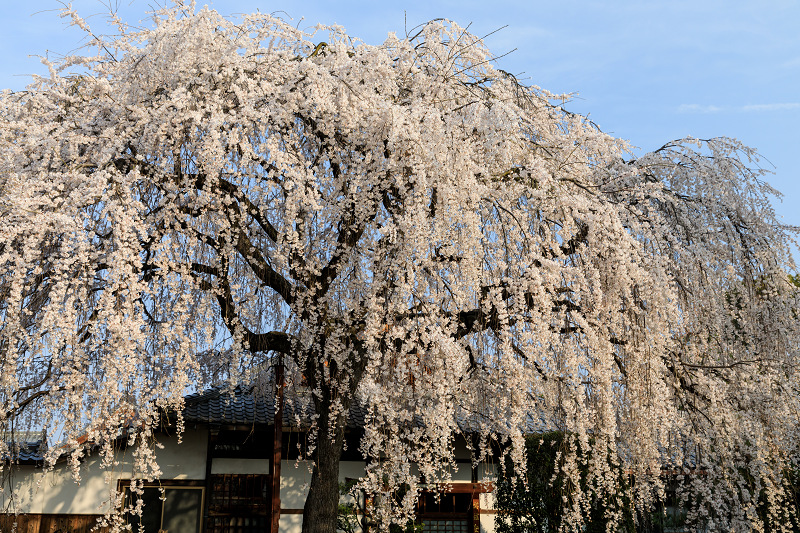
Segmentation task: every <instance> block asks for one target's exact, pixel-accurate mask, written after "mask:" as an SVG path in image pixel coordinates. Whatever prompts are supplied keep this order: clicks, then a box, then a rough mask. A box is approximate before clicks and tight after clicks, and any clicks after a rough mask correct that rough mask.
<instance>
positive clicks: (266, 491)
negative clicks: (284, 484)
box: [206, 474, 271, 533]
mask: <svg viewBox="0 0 800 533" xmlns="http://www.w3.org/2000/svg"><path fill="white" fill-rule="evenodd" d="M270 479H271V476H267V475H263V474H244V475H242V474H215V475H212V476H211V487H212V488H211V501H210V503H209V509H208V523H207V525H206V532H207V533H262V532H263V531H268V530H269V527H270V516H269V510H270V503H271V490H270V489H271V485H270Z"/></svg>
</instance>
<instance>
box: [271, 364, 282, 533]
mask: <svg viewBox="0 0 800 533" xmlns="http://www.w3.org/2000/svg"><path fill="white" fill-rule="evenodd" d="M278 357H279V359H278V364H277V365H276V367H275V420H274V421H273V428H274V429H275V434H274V439H273V443H272V444H273V448H272V505H271V511H272V512H271V520H272V528H271V532H272V533H278V528H279V527H280V521H281V451H282V448H283V388H284V387H283V386H284V383H283V359H281V358H280V356H278Z"/></svg>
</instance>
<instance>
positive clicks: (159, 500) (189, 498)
mask: <svg viewBox="0 0 800 533" xmlns="http://www.w3.org/2000/svg"><path fill="white" fill-rule="evenodd" d="M162 489H163V497H162V492H161V491H162ZM137 499H141V500H142V503H143V504H144V507H143V510H142V515H141V516H137V515H134V514H126V515H125V521H126V523H127V524H130V525H132V526H133V531H138V527H139V526H142V527H143V528H144V531H145V533H151V532H152V533H159V532H161V533H192V532H194V533H199V532H200V524H201V523H202V513H203V488H202V487H191V486H185V487H184V486H165V485H162V486H160V487H158V486H150V487H145V488H144V491H143V493H142V494H141V495H140V494H134V493H132V492H131V490H130V488H129V487H126V488H125V503H126V507H127V506H128V505H135V504H136V502H137Z"/></svg>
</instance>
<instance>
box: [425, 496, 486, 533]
mask: <svg viewBox="0 0 800 533" xmlns="http://www.w3.org/2000/svg"><path fill="white" fill-rule="evenodd" d="M417 521H418V522H422V531H423V532H425V533H428V532H430V533H469V531H470V526H471V524H472V495H471V494H470V493H464V492H461V493H453V492H450V493H448V492H444V493H442V492H423V493H422V494H421V495H420V497H419V502H418V503H417Z"/></svg>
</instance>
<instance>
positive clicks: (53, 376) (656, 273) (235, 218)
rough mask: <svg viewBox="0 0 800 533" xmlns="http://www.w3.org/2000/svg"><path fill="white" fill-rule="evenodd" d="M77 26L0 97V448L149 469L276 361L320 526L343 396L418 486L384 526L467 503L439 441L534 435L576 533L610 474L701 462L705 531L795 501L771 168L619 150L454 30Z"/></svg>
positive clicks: (163, 21)
mask: <svg viewBox="0 0 800 533" xmlns="http://www.w3.org/2000/svg"><path fill="white" fill-rule="evenodd" d="M64 15H65V16H68V17H71V18H72V20H73V21H74V23H75V24H77V25H78V26H80V27H81V28H84V29H85V30H86V31H87V35H89V38H90V46H93V47H95V48H96V51H92V52H90V53H87V55H85V56H82V55H75V56H70V57H67V58H65V59H64V60H63V61H61V62H60V63H58V64H53V65H50V66H51V67H52V70H51V75H50V77H49V78H47V79H38V80H36V81H35V82H34V83H33V84H32V85H31V86H30V87H29V88H28V90H26V91H23V92H18V93H11V92H8V91H6V92H4V93H2V95H0V223H1V225H0V227H2V230H1V231H0V262H2V263H1V264H2V266H1V267H0V295H1V298H0V319H2V324H1V325H0V406H1V407H0V430H2V431H5V429H6V428H8V427H12V426H13V427H18V428H19V427H24V426H26V425H27V426H34V427H39V428H41V427H47V428H52V431H51V432H50V434H51V435H56V434H60V435H62V436H63V439H64V441H65V443H66V444H67V445H71V446H72V447H73V449H75V450H76V451H75V453H73V454H72V465H73V467H74V468H75V473H76V476H77V475H78V465H79V462H80V461H79V460H80V456H81V454H82V453H83V451H82V450H84V449H85V448H83V447H81V446H79V445H78V444H79V440H80V442H84V439H86V440H88V441H89V442H94V443H96V444H97V445H98V446H99V447H100V449H101V450H102V453H103V454H104V458H105V459H106V464H108V465H109V468H111V466H110V465H112V464H113V447H112V443H113V442H114V440H115V439H116V438H118V437H119V436H120V432H121V430H120V428H121V427H129V428H130V427H135V428H140V431H139V432H138V433H135V434H134V433H130V434H129V436H128V437H127V438H128V440H129V441H130V442H129V443H130V444H131V445H135V446H133V447H132V449H133V450H135V452H133V453H134V459H135V462H136V469H137V472H140V473H141V475H142V476H143V477H146V478H157V477H158V475H159V468H158V464H157V461H156V457H157V454H156V450H155V448H154V446H153V444H152V439H151V436H152V434H153V431H154V430H155V428H156V426H157V420H158V417H157V410H158V409H159V408H162V407H180V405H181V402H182V397H183V395H184V394H185V393H186V392H187V391H188V390H191V389H192V388H195V387H204V386H206V385H209V384H212V383H218V382H222V381H226V380H227V381H229V382H231V383H237V382H240V381H248V380H256V379H258V378H259V376H261V375H262V374H264V373H265V370H267V369H268V368H269V367H270V366H271V365H273V364H274V363H275V362H277V361H283V362H284V363H285V364H286V366H287V380H288V385H289V386H295V385H297V386H299V385H300V383H301V382H302V383H304V384H307V386H308V389H309V390H310V391H311V394H310V400H309V401H310V402H311V404H312V405H313V408H314V410H315V412H316V418H315V419H314V426H313V428H312V429H313V431H314V432H315V435H316V436H315V437H313V436H312V439H311V441H312V442H313V443H314V447H312V448H310V450H313V451H311V452H310V453H311V457H310V458H311V459H313V460H314V469H313V472H312V476H311V482H310V488H309V496H308V500H307V503H306V506H305V511H304V512H305V515H304V522H303V524H304V525H303V527H304V529H305V531H306V532H308V531H312V530H315V531H320V532H322V531H324V532H326V533H332V532H333V531H334V529H335V527H336V524H335V519H334V517H335V516H336V514H337V513H336V511H337V505H338V503H337V502H338V466H339V457H340V454H341V450H342V446H343V442H344V428H345V423H346V419H347V412H348V409H349V408H350V406H351V403H352V402H353V399H354V398H355V397H356V396H358V397H360V399H361V401H362V402H363V404H364V405H367V406H370V413H369V416H368V424H367V427H366V428H365V434H364V438H363V440H362V442H361V448H360V449H361V451H362V452H363V453H364V454H365V456H368V457H372V458H380V461H376V462H374V463H371V464H370V466H369V468H368V470H367V472H366V475H365V477H364V479H362V480H361V482H360V485H359V486H360V487H361V488H362V489H363V490H365V491H366V492H367V493H370V494H377V493H384V492H387V491H388V492H390V493H391V492H395V493H397V492H400V491H401V490H402V491H403V492H404V496H403V497H402V498H384V499H382V500H380V501H381V502H383V504H382V505H380V506H376V510H375V514H374V516H375V518H376V520H377V521H378V523H380V524H381V525H383V526H384V527H388V525H389V524H391V523H392V522H400V523H402V522H404V520H405V519H408V518H410V517H411V516H412V515H413V512H414V505H415V498H416V496H417V494H418V493H419V490H420V485H421V484H422V483H431V484H435V483H440V482H447V481H448V480H449V476H450V474H449V473H450V472H451V471H452V468H451V467H452V466H453V465H454V462H455V459H454V457H453V447H452V445H451V444H452V442H453V436H454V434H456V433H459V432H462V431H465V430H469V431H471V432H474V433H477V434H480V435H481V436H482V438H481V440H480V442H481V446H480V449H479V450H477V454H478V456H481V457H483V456H484V455H483V454H485V453H486V452H487V451H488V449H489V448H490V446H491V444H492V440H493V439H499V440H502V441H511V442H513V443H515V446H514V447H513V449H514V450H519V451H518V452H514V456H513V459H514V461H515V464H517V465H518V467H520V466H521V465H522V461H523V454H522V451H521V450H522V448H523V447H522V442H523V441H522V438H523V437H522V436H523V434H524V432H526V431H527V427H528V424H529V422H530V420H531V419H537V420H543V421H544V422H545V424H546V426H547V427H558V428H561V429H563V430H566V431H567V432H568V433H569V434H570V435H571V436H574V439H576V442H577V443H578V444H579V445H576V446H570V447H569V449H568V453H566V454H565V455H564V456H563V457H562V458H561V459H560V460H561V461H563V466H562V471H563V472H565V474H566V476H567V478H565V479H566V480H568V481H569V482H570V483H572V486H573V487H574V492H572V495H573V496H572V501H571V505H570V506H569V507H568V508H567V509H565V511H564V515H563V516H564V521H563V523H564V524H565V526H564V527H565V529H569V530H573V531H579V530H581V529H582V523H583V510H585V509H586V508H588V507H589V506H591V502H594V501H605V499H606V498H608V497H609V495H613V494H616V493H617V491H618V489H619V488H620V480H619V478H618V476H617V475H616V473H615V472H616V470H615V469H609V468H608V465H609V464H611V463H609V461H610V460H612V459H613V460H617V459H616V458H618V460H621V461H623V463H624V468H625V469H626V471H630V472H631V474H632V475H633V476H635V479H636V480H637V489H636V491H635V492H634V494H633V496H634V500H635V502H636V504H637V505H638V506H640V507H643V508H644V507H647V506H648V505H649V502H650V500H651V499H652V494H653V493H654V492H657V491H658V489H659V487H660V485H661V481H660V478H659V475H658V472H659V468H658V466H659V465H660V464H661V463H662V461H663V460H664V458H665V457H667V458H668V461H669V462H672V463H675V464H678V465H682V462H683V461H684V459H687V455H686V450H687V446H686V444H687V443H690V444H691V448H692V449H693V450H696V454H695V456H696V457H697V458H698V459H697V460H698V461H700V462H701V464H699V465H698V466H699V467H701V468H703V469H705V470H706V472H707V480H708V481H709V482H710V483H714V484H715V486H717V487H719V490H718V491H717V492H716V493H715V495H714V497H713V498H705V499H702V500H698V501H703V505H704V506H705V510H706V511H707V512H709V513H712V514H713V515H714V516H718V517H721V518H719V520H720V521H719V522H718V523H715V524H713V525H714V527H715V528H717V529H720V530H722V529H725V530H737V531H749V530H751V529H753V528H758V527H760V526H761V522H762V520H761V519H760V518H759V515H758V513H756V512H753V509H754V507H755V506H757V502H758V495H757V494H753V493H750V492H746V491H739V490H737V489H736V487H737V484H736V480H737V479H740V478H741V475H742V474H741V473H740V469H741V468H742V467H743V466H745V465H760V466H758V468H755V467H754V469H752V470H751V472H752V474H753V476H755V477H756V478H758V479H761V480H762V482H763V484H764V486H770V487H773V489H772V491H771V492H770V497H769V498H768V505H769V508H770V509H780V508H782V506H783V505H784V504H785V503H787V502H788V500H789V497H788V495H787V494H786V491H785V490H782V489H781V488H780V487H781V485H780V484H776V480H777V479H779V477H780V475H781V472H782V471H783V469H784V466H785V464H786V462H787V450H788V449H789V448H790V446H791V444H792V443H794V442H796V441H797V438H798V435H797V430H798V428H799V427H800V424H798V420H797V418H798V413H800V408H799V407H800V406H799V405H798V403H800V395H798V391H797V386H798V385H797V383H798V381H800V380H798V379H797V376H796V368H797V346H798V342H797V341H798V329H799V328H800V326H798V323H797V322H798V321H797V320H795V319H794V316H793V311H794V310H795V309H796V308H797V289H796V287H794V286H793V285H791V284H790V283H789V281H788V280H787V277H786V275H785V272H789V271H793V265H792V263H791V259H790V257H789V254H788V249H789V246H790V244H791V243H792V242H793V238H794V237H793V230H792V229H791V228H786V227H784V226H782V225H781V223H780V222H779V221H778V220H777V219H776V218H775V215H774V212H773V210H772V207H771V205H770V201H771V200H770V198H771V196H772V195H774V194H776V192H775V191H774V190H772V189H771V188H770V187H769V186H768V185H767V184H766V183H765V182H764V181H763V171H762V170H761V169H760V168H759V167H758V156H757V154H756V152H755V151H753V150H752V149H749V148H747V147H745V146H743V145H741V144H740V143H738V142H737V141H735V140H731V139H725V138H717V139H708V140H703V141H701V140H697V139H683V140H679V141H675V142H670V143H667V144H665V145H664V146H662V147H661V148H659V149H657V150H655V151H653V152H651V153H648V154H646V155H644V156H642V157H639V158H635V159H634V158H632V157H631V156H630V153H629V152H628V148H627V145H626V144H625V143H624V142H623V141H621V140H618V139H615V138H613V137H611V136H610V135H607V134H604V133H603V132H601V131H600V130H599V129H598V128H597V127H596V126H595V125H594V124H593V123H592V122H591V121H589V120H588V119H586V118H585V117H582V116H579V115H575V114H572V113H570V112H568V111H567V110H565V109H564V108H563V107H562V105H561V104H560V103H555V102H562V100H561V99H560V98H557V97H555V96H554V95H552V94H550V93H548V92H546V91H544V90H542V89H539V88H536V87H526V86H524V85H522V84H520V83H519V82H518V81H517V80H516V79H515V78H513V77H512V76H509V75H508V74H507V73H505V72H503V71H502V70H499V69H496V68H495V67H494V63H493V59H494V58H493V56H492V54H491V53H490V52H489V51H488V50H487V49H486V48H485V46H484V45H483V43H482V42H481V41H480V39H478V38H477V37H475V36H473V35H470V34H469V33H468V32H467V31H466V30H465V29H463V28H461V27H459V26H458V25H457V24H454V23H450V22H447V21H433V22H430V23H428V24H425V25H423V26H421V27H420V28H418V29H416V30H414V32H413V34H410V35H405V36H401V37H398V36H396V35H394V34H389V36H388V37H387V39H386V41H385V42H384V43H383V44H381V45H378V46H371V45H366V44H363V43H361V42H359V41H357V40H356V39H353V38H351V37H350V36H348V35H346V34H345V33H344V31H343V30H342V29H341V28H339V27H320V28H317V29H316V30H314V32H313V33H305V32H303V31H301V30H298V29H297V28H296V27H294V26H293V25H291V24H287V23H285V22H284V21H282V20H280V19H278V18H275V17H273V16H271V15H266V14H260V13H256V14H252V15H246V16H244V17H242V18H241V19H237V20H230V19H226V18H224V17H221V16H220V15H219V14H217V13H216V12H214V11H211V10H209V9H202V10H199V11H197V10H195V8H194V6H193V5H188V6H187V5H183V4H181V3H179V4H177V5H173V6H171V7H168V8H165V9H163V10H160V11H157V12H156V13H155V14H154V15H153V19H152V23H151V24H150V25H149V26H148V25H147V24H145V25H144V26H136V27H131V26H127V25H125V24H124V22H122V21H120V20H119V19H118V18H112V19H111V24H112V26H113V27H112V29H111V31H108V32H104V33H105V34H107V35H100V34H99V33H94V32H92V30H91V29H90V28H89V27H88V25H87V23H86V21H84V20H83V19H81V18H80V17H79V16H78V15H77V14H76V13H74V12H72V11H70V10H69V9H67V10H65V13H64ZM320 41H322V42H320ZM70 69H72V72H73V74H69V72H70ZM75 72H78V73H77V74H75ZM752 280H758V283H757V286H756V283H755V282H754V281H752ZM734 289H735V291H736V294H737V298H736V299H735V300H736V301H735V303H733V302H731V301H730V299H729V298H726V295H730V294H731V291H732V290H734ZM590 436H591V437H592V440H591V442H590ZM570 438H573V437H570ZM2 446H3V443H0V448H1V447H2ZM58 449H59V448H57V447H53V448H52V450H53V451H52V452H51V453H50V455H49V457H48V461H49V462H50V463H52V462H53V461H55V459H56V454H57V453H59V452H58V451H57V450H58ZM4 452H5V450H3V449H0V455H2V454H3V453H4ZM582 476H584V477H586V479H588V480H589V481H588V482H587V483H586V484H582V483H581V482H580V478H581V477H582ZM732 480H733V481H732ZM775 487H777V488H775ZM694 490H696V491H701V492H702V491H703V490H704V488H703V487H702V486H698V487H694Z"/></svg>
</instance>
